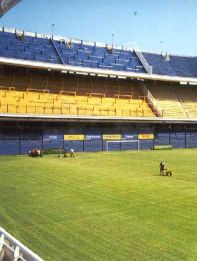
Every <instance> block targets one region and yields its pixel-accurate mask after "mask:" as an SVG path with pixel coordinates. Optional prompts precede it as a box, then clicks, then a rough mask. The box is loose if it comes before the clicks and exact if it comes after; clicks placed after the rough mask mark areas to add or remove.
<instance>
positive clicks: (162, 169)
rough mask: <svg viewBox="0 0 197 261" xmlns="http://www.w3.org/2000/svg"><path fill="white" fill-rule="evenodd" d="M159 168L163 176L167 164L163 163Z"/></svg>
mask: <svg viewBox="0 0 197 261" xmlns="http://www.w3.org/2000/svg"><path fill="white" fill-rule="evenodd" d="M159 166H160V175H163V174H164V170H165V163H164V162H162V161H161V162H160V165H159Z"/></svg>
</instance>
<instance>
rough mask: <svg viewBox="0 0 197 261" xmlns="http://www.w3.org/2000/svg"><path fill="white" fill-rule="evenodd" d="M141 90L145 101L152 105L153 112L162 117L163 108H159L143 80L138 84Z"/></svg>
mask: <svg viewBox="0 0 197 261" xmlns="http://www.w3.org/2000/svg"><path fill="white" fill-rule="evenodd" d="M139 85H140V87H141V90H142V92H143V94H144V95H145V97H146V100H147V102H148V103H149V105H150V106H151V107H152V110H153V111H154V112H155V114H156V115H157V116H159V117H163V109H162V108H161V106H160V104H159V103H158V101H157V100H156V99H155V98H154V97H153V95H152V94H151V92H150V91H149V90H148V88H147V87H146V85H145V83H144V82H141V83H140V84H139Z"/></svg>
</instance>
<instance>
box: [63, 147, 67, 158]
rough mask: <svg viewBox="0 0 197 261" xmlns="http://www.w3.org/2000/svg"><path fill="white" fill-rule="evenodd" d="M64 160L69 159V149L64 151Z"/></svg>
mask: <svg viewBox="0 0 197 261" xmlns="http://www.w3.org/2000/svg"><path fill="white" fill-rule="evenodd" d="M64 158H68V149H67V148H65V149H64Z"/></svg>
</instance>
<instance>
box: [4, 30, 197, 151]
mask: <svg viewBox="0 0 197 261" xmlns="http://www.w3.org/2000/svg"><path fill="white" fill-rule="evenodd" d="M196 68H197V57H183V56H175V55H168V54H156V53H147V52H141V51H140V50H138V49H137V48H135V49H128V48H124V47H118V46H110V45H105V44H101V43H94V42H92V43H91V42H86V41H81V40H74V39H66V38H64V37H61V36H53V37H51V36H49V35H43V34H38V33H29V32H24V31H17V30H13V29H8V28H1V29H0V81H1V83H0V154H2V155H4V154H6V155H7V154H14V155H15V154H26V153H27V152H28V151H29V150H31V149H34V148H42V149H59V148H67V149H70V148H71V147H74V148H75V150H76V151H102V150H103V151H105V150H106V147H107V146H109V149H110V150H128V149H137V146H138V145H137V144H138V143H137V142H132V141H138V140H139V146H140V149H151V148H152V147H153V146H154V145H168V144H171V145H172V146H173V147H175V148H196V147H197V108H196V102H197V88H196V85H197V69H196ZM110 141H115V142H110ZM120 141H121V142H120ZM124 141H125V142H124ZM107 144H108V145H107Z"/></svg>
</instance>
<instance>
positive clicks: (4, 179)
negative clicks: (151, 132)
mask: <svg viewBox="0 0 197 261" xmlns="http://www.w3.org/2000/svg"><path fill="white" fill-rule="evenodd" d="M161 160H163V161H164V162H166V163H167V167H168V168H170V169H172V170H173V174H174V175H173V177H160V176H159V173H158V172H159V163H160V161H161ZM0 226H2V227H3V228H5V229H6V230H7V231H8V232H9V233H11V234H12V235H13V236H15V237H16V238H17V239H19V240H20V241H22V242H23V243H24V244H25V245H27V246H28V247H29V248H30V249H32V250H33V251H35V252H36V253H37V254H39V255H40V256H41V257H42V258H44V259H45V260H63V261H64V260H65V261H66V260H69V261H71V260H75V261H78V260H88V261H89V260H91V261H97V260H99V261H100V260H102V261H105V260H106V261H111V260H113V261H122V260H126V261H130V260H137V261H138V260H140V261H141V260H142V261H146V260H151V261H152V260H165V261H166V260H185V261H196V260H197V150H169V151H140V152H121V153H120V152H114V153H95V154H79V155H77V157H76V158H75V159H70V158H69V159H59V158H56V157H55V156H46V157H44V158H42V159H33V158H28V157H24V156H18V157H17V156H16V157H11V156H10V157H4V156H3V157H0Z"/></svg>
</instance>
